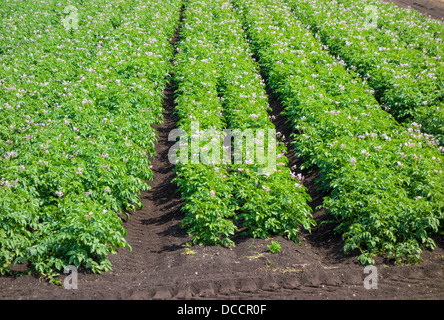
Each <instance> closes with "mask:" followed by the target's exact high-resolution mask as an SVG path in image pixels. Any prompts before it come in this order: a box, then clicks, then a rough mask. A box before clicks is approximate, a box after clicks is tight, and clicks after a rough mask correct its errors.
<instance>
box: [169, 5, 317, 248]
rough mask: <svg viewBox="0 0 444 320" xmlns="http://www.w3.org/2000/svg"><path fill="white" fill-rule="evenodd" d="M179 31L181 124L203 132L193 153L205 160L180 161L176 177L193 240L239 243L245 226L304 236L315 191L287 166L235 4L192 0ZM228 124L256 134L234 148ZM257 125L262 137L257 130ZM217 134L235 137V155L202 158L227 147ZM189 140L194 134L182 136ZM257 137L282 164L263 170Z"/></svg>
mask: <svg viewBox="0 0 444 320" xmlns="http://www.w3.org/2000/svg"><path fill="white" fill-rule="evenodd" d="M180 36H181V41H180V43H179V45H178V54H177V55H176V57H175V82H176V86H177V98H176V104H177V106H176V109H177V112H178V115H179V118H180V120H179V128H181V129H182V130H183V131H184V132H186V133H187V134H188V135H189V136H190V137H191V136H193V137H198V138H200V144H199V145H198V149H197V148H195V149H193V148H190V149H192V150H190V151H189V156H190V158H192V159H197V160H198V162H199V163H197V164H189V163H188V164H177V166H176V173H177V178H176V179H175V182H176V184H177V185H178V187H179V190H180V191H181V193H182V198H183V199H184V201H185V204H184V206H183V209H184V211H185V214H186V215H185V218H184V222H183V226H184V227H186V228H187V229H188V231H189V233H190V234H191V235H192V236H193V242H194V243H206V244H217V245H234V242H233V241H232V239H231V236H232V235H233V234H234V233H235V232H236V231H237V230H239V229H240V228H245V230H246V232H247V233H249V234H251V235H253V236H255V237H266V236H269V235H273V234H278V235H282V236H286V237H288V238H289V239H291V240H294V241H298V228H299V224H301V225H302V226H304V227H305V228H307V229H310V227H311V225H313V223H314V222H313V220H312V218H311V209H310V207H309V206H308V204H307V201H308V200H309V196H308V195H307V193H306V190H305V187H303V185H302V183H301V181H300V180H299V178H298V177H297V176H296V175H295V174H294V173H292V172H291V171H290V169H289V168H288V167H287V165H288V159H287V158H286V157H285V153H286V148H285V146H284V145H283V144H282V143H277V142H276V141H275V140H273V138H275V136H274V135H273V133H271V134H270V133H269V131H268V130H269V129H271V130H273V129H274V126H273V124H272V122H271V121H270V119H269V115H268V110H269V106H268V99H267V96H266V92H265V84H264V82H263V80H262V78H261V76H260V74H259V68H258V65H257V63H256V62H255V61H254V60H253V59H252V57H251V52H250V49H249V45H248V42H247V40H246V38H245V32H244V30H243V28H242V24H241V22H240V20H239V19H238V17H237V15H236V14H235V13H234V12H233V7H232V4H231V3H230V2H227V1H223V0H213V1H189V2H187V3H186V5H185V10H184V23H183V26H182V29H181V33H180ZM193 123H194V125H195V123H198V125H199V128H198V129H197V128H195V127H193ZM224 129H229V130H233V131H234V130H239V132H241V133H245V131H246V130H250V132H251V133H252V134H253V135H254V136H253V137H252V138H253V139H251V140H248V139H245V140H243V143H242V148H239V149H236V141H238V142H239V140H236V139H237V138H235V137H234V136H233V137H231V136H230V135H228V134H227V133H226V132H225V133H224V132H223V130H224ZM259 131H262V132H263V136H259V135H257V132H259ZM205 132H206V133H205ZM207 133H209V135H208V136H205V134H207ZM218 136H222V137H223V138H224V139H229V142H228V144H227V145H225V147H229V148H231V147H233V148H234V155H233V157H232V155H231V153H228V157H227V158H224V157H223V153H224V152H220V154H217V152H216V156H215V157H211V159H213V160H214V162H213V163H211V162H207V163H204V162H205V157H204V156H205V155H208V152H209V151H210V150H212V152H215V150H218V149H220V148H221V147H222V145H221V142H222V140H219V141H217V137H218ZM227 137H228V138H227ZM232 138H233V141H231V139H232ZM214 139H215V140H214ZM269 139H271V140H269ZM212 141H216V142H215V143H212ZM253 141H254V142H253ZM267 141H272V142H271V143H267ZM249 142H251V143H252V144H253V146H254V147H253V149H251V150H250V149H248V148H247V147H246V146H247V144H248V143H249ZM187 144H188V146H190V145H191V144H192V141H191V140H186V141H185V142H184V143H183V145H185V146H187ZM256 144H257V145H258V146H263V152H264V156H265V158H266V159H269V160H270V159H271V161H270V162H271V163H273V162H274V163H275V164H276V166H275V167H271V168H270V171H264V170H266V169H267V168H268V167H267V164H264V163H260V162H259V159H258V157H257V154H256V157H254V156H253V155H252V154H248V151H249V150H250V151H254V150H257V149H256ZM187 150H188V149H187V148H185V151H181V155H183V154H184V153H185V152H188V151H187ZM236 152H237V153H236ZM235 157H241V159H239V158H237V160H236V159H235ZM270 157H271V158H270ZM268 164H270V163H268ZM300 178H301V179H302V177H300Z"/></svg>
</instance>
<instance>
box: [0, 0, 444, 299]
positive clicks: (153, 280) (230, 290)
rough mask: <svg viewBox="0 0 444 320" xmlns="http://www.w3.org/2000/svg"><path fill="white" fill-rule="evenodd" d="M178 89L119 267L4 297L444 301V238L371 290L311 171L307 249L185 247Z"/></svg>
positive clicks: (26, 281)
mask: <svg viewBox="0 0 444 320" xmlns="http://www.w3.org/2000/svg"><path fill="white" fill-rule="evenodd" d="M397 1H400V0H397ZM402 1H407V0H402ZM427 1H428V0H421V2H427ZM176 39H177V35H176ZM172 88H173V85H172V84H170V85H169V86H168V88H167V89H166V91H165V95H166V98H165V101H164V107H165V112H164V123H163V124H162V125H161V126H159V127H158V128H157V129H158V132H159V141H158V143H157V145H156V151H157V155H158V156H157V157H156V159H154V161H153V171H154V181H153V182H152V183H150V185H151V186H152V189H151V190H150V191H149V192H146V193H143V194H142V195H141V199H142V202H143V204H144V206H145V207H144V209H142V210H138V211H137V212H133V213H132V214H131V216H130V219H128V220H126V219H125V220H124V226H125V228H126V230H127V231H128V236H127V241H128V243H129V244H130V245H131V247H132V252H131V253H130V252H129V250H128V249H122V250H119V251H118V254H117V255H113V256H111V257H110V260H111V262H112V264H113V270H112V271H109V272H107V273H104V274H103V275H96V274H92V273H90V272H87V271H81V272H80V273H79V275H78V289H71V290H68V289H65V288H64V287H63V286H55V285H53V284H48V283H47V282H46V281H45V280H44V279H43V278H40V277H38V276H32V275H27V276H22V277H18V278H15V277H0V300H5V299H14V300H19V299H20V300H21V299H23V300H35V299H39V300H60V299H62V300H72V299H80V300H109V299H124V300H151V299H167V300H171V299H223V300H228V299H259V300H308V299H310V300H314V299H336V300H354V299H360V300H375V299H390V300H393V299H421V300H422V299H444V268H443V267H444V245H443V241H442V239H441V238H437V239H436V242H437V248H436V250H434V251H425V252H424V253H423V261H422V262H421V263H419V264H416V265H393V263H392V262H391V261H385V260H384V259H382V258H379V259H378V260H377V263H376V264H375V266H376V268H377V280H378V283H377V289H366V288H365V287H364V278H365V277H366V276H368V274H365V273H364V267H363V266H362V265H360V264H359V263H358V262H357V256H358V255H359V253H353V254H348V255H345V254H344V253H343V241H342V239H341V237H340V236H338V235H335V234H334V232H333V229H334V224H327V223H326V224H320V222H322V221H326V220H329V219H331V217H330V216H328V215H327V214H326V212H325V211H324V210H316V207H317V206H319V205H320V204H322V201H323V195H322V194H320V193H319V192H318V191H317V190H316V186H315V178H316V172H314V173H307V172H304V174H305V175H306V180H305V185H306V186H307V188H308V190H309V193H310V195H311V196H312V199H313V201H312V202H311V206H312V208H313V209H314V217H315V218H316V220H317V222H318V226H316V227H315V228H314V229H313V230H312V232H311V233H308V232H306V231H303V232H302V235H301V242H302V243H301V245H297V244H295V243H294V242H291V241H288V240H286V239H284V238H282V237H273V238H270V239H253V238H251V237H247V236H241V235H238V236H236V239H235V242H236V247H234V248H221V247H213V246H194V247H191V248H189V249H188V250H186V248H185V247H184V245H185V244H186V243H187V242H188V241H189V240H190V237H189V236H188V234H187V233H186V232H185V231H184V230H183V229H181V228H180V226H179V225H178V224H179V222H180V221H181V220H182V218H183V213H182V212H181V211H180V208H181V205H182V202H181V198H180V195H179V194H178V193H176V187H175V185H174V184H173V183H171V179H173V178H174V173H173V171H172V169H173V166H172V165H171V164H170V163H169V161H168V150H169V148H170V147H171V145H172V144H173V143H174V142H168V133H169V132H170V131H171V130H172V129H174V128H175V125H176V121H177V119H176V117H175V115H174V114H173V112H174V95H173V89H172ZM268 93H269V98H270V104H271V106H272V108H273V112H272V113H271V114H272V115H274V116H275V119H274V122H275V125H276V127H277V129H278V131H281V132H282V133H284V135H285V136H286V137H287V138H288V137H289V133H290V131H289V130H288V127H287V126H286V124H285V120H284V118H283V117H282V116H280V111H281V110H282V107H281V106H280V104H279V103H278V102H277V101H276V99H275V98H274V97H273V95H272V94H271V93H270V92H268ZM287 156H288V158H289V159H290V162H291V163H290V166H292V165H298V166H299V165H300V164H301V160H300V159H297V158H296V157H295V155H294V151H293V150H292V149H291V147H290V146H289V153H288V155H287ZM272 240H275V241H278V242H279V243H280V244H281V246H282V251H281V252H280V253H271V252H270V251H269V249H268V247H267V245H269V244H270V243H271V241H272ZM61 278H62V279H63V276H62V277H61Z"/></svg>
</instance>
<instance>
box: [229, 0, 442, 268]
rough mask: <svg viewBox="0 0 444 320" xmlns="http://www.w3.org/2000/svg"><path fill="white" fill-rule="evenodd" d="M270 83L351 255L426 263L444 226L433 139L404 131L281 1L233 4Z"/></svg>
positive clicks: (368, 259) (439, 166) (369, 259)
mask: <svg viewBox="0 0 444 320" xmlns="http://www.w3.org/2000/svg"><path fill="white" fill-rule="evenodd" d="M234 2H235V4H236V8H237V10H238V12H239V13H240V14H242V16H243V19H244V20H243V21H244V25H245V28H246V29H247V32H248V36H249V37H250V39H251V45H252V46H253V48H254V52H255V54H256V55H257V56H258V59H259V63H260V65H261V67H262V68H263V71H264V73H265V74H266V77H267V81H268V83H269V85H270V87H271V88H272V90H273V91H274V92H275V93H276V95H277V96H278V97H279V99H280V100H281V101H282V104H283V106H284V108H285V114H286V116H287V117H288V119H289V121H290V122H291V127H292V128H293V129H294V132H295V134H294V136H293V138H294V145H295V148H296V150H297V152H298V154H299V155H301V156H302V157H303V158H304V160H305V163H304V167H306V168H313V167H316V168H318V170H319V184H320V189H321V190H323V191H324V192H326V193H327V192H328V194H329V196H327V197H325V198H324V204H323V206H324V207H325V208H326V209H327V212H328V213H330V214H331V215H332V217H334V221H335V222H336V223H337V226H336V228H335V230H336V231H337V232H339V233H340V234H342V237H343V239H344V251H345V252H349V251H353V250H360V252H361V254H360V255H359V257H358V260H359V261H360V262H361V263H363V264H369V263H374V257H375V256H376V255H378V254H381V255H386V256H387V257H390V258H393V259H395V261H396V262H406V261H407V262H412V261H419V260H420V259H421V252H422V250H423V249H424V247H427V248H434V247H435V243H434V241H433V239H432V237H433V236H434V235H435V234H437V233H438V232H439V231H440V228H442V219H443V212H444V211H443V209H444V201H443V199H444V197H443V195H444V183H443V182H444V176H443V167H444V165H443V163H442V159H441V157H442V154H441V152H440V151H439V149H438V148H437V146H436V142H435V141H434V140H433V139H432V138H431V137H430V136H429V135H426V134H423V133H421V131H420V125H419V124H416V123H413V124H412V125H411V126H408V127H403V126H401V125H400V124H399V123H398V122H397V121H395V119H394V118H393V117H392V116H391V115H390V114H388V113H387V112H385V111H383V110H382V109H381V108H380V106H379V104H378V102H377V100H376V99H375V97H374V96H373V95H372V94H371V93H370V92H369V91H370V90H369V89H370V88H369V86H368V83H364V82H362V81H361V79H360V78H359V77H358V76H357V75H356V74H355V73H354V72H353V71H352V70H348V71H347V69H346V68H345V67H344V66H343V64H341V62H340V61H338V60H337V59H335V58H334V57H332V56H331V55H330V54H329V53H328V51H327V50H326V48H325V46H324V45H323V44H322V43H321V42H320V41H318V39H316V38H315V37H314V36H313V34H312V33H311V32H310V31H308V30H307V29H306V28H305V26H304V24H303V23H302V22H301V21H300V20H298V19H297V18H295V16H294V15H293V13H292V10H291V8H290V7H289V6H287V5H286V4H284V3H283V2H281V1H280V0H247V1H237V0H236V1H234Z"/></svg>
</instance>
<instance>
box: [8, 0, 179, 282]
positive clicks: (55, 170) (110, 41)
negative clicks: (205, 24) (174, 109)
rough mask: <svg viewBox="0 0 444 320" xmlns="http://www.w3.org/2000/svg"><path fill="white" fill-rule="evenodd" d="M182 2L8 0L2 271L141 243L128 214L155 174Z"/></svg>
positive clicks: (103, 264)
mask: <svg viewBox="0 0 444 320" xmlns="http://www.w3.org/2000/svg"><path fill="white" fill-rule="evenodd" d="M179 4H180V1H178V0H171V1H163V2H162V3H159V2H158V1H131V3H129V2H125V1H94V2H87V3H84V2H83V1H78V2H75V1H74V2H72V3H71V5H72V6H67V7H64V6H61V5H60V4H57V3H51V4H48V3H46V2H32V3H28V2H24V1H8V2H6V1H2V3H1V6H2V9H1V11H0V13H1V15H2V22H1V23H2V26H1V27H2V30H3V31H4V32H2V34H1V35H0V52H1V53H0V54H1V55H0V67H1V68H0V90H1V91H2V95H0V179H1V180H0V273H2V274H3V273H5V272H8V268H9V267H10V265H11V264H12V263H20V262H27V263H29V264H30V265H31V269H33V270H35V271H36V272H38V273H40V274H45V275H47V276H49V277H50V278H53V277H54V275H56V274H57V273H58V272H59V271H60V270H62V269H63V267H65V266H66V265H68V264H74V265H76V266H77V267H78V266H80V265H83V266H85V267H86V268H92V270H93V271H94V272H101V271H106V270H109V269H110V268H111V264H110V262H109V260H108V255H109V254H110V253H115V250H116V248H118V247H125V246H128V247H129V245H128V244H127V243H126V240H125V235H126V231H125V229H124V228H123V226H122V221H121V218H120V217H119V214H120V213H122V212H126V210H129V209H135V208H138V207H140V206H141V202H140V199H139V196H140V193H141V191H143V190H148V188H149V187H148V185H147V184H146V181H147V180H151V179H152V171H151V169H150V157H152V156H154V152H155V151H154V142H155V141H156V139H157V134H156V132H155V130H154V129H153V128H152V125H153V124H156V123H160V121H161V120H162V119H161V116H162V106H161V102H162V92H163V89H164V87H165V85H166V82H167V81H168V74H169V72H170V71H171V67H172V65H171V63H170V62H169V60H170V59H171V58H172V55H173V48H172V46H171V45H170V43H169V38H170V37H171V36H172V35H173V32H174V30H175V28H176V27H177V24H178V19H179V11H180V6H179ZM63 18H65V20H63ZM53 280H54V279H53Z"/></svg>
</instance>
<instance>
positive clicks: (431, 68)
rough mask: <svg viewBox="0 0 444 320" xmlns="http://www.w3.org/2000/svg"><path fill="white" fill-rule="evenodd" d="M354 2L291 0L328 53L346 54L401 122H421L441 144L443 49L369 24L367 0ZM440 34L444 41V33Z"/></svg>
mask: <svg viewBox="0 0 444 320" xmlns="http://www.w3.org/2000/svg"><path fill="white" fill-rule="evenodd" d="M356 3H357V2H354V3H353V4H352V3H351V2H347V1H344V2H341V3H339V2H336V1H330V0H319V1H318V0H316V1H314V0H303V1H288V4H289V6H291V7H292V9H293V12H294V14H295V15H296V16H297V17H299V18H300V19H301V20H302V21H303V23H304V24H305V25H306V26H307V28H309V29H310V30H311V31H312V32H313V33H315V34H316V35H317V36H318V37H319V38H320V40H321V41H322V43H324V44H325V45H326V46H327V47H328V50H329V51H330V53H331V54H333V55H335V56H338V57H340V58H341V59H343V61H344V62H345V63H346V65H347V66H348V67H349V68H350V69H353V70H355V71H356V72H357V73H358V74H359V75H360V76H361V77H362V78H363V79H365V80H366V81H368V83H369V85H370V86H371V88H372V89H373V90H374V94H375V97H376V99H377V100H378V101H379V102H380V103H381V105H382V107H383V108H384V109H386V110H388V111H389V112H390V113H391V114H393V115H394V116H395V118H396V119H397V120H398V121H400V122H405V123H408V124H410V123H412V122H416V123H419V124H421V125H422V130H423V132H426V133H429V134H433V135H435V136H436V138H437V139H439V140H440V141H441V143H442V142H443V137H444V136H443V134H444V131H443V128H444V122H443V119H444V113H443V112H444V109H443V104H442V103H443V99H444V83H443V82H442V79H443V78H444V61H443V60H442V56H441V54H440V52H441V50H433V51H431V52H433V53H432V54H430V53H428V51H427V50H426V49H424V50H422V51H420V50H412V48H411V46H409V44H408V43H407V42H405V41H404V40H403V38H402V37H401V36H400V35H399V34H398V33H397V32H394V31H392V30H390V29H388V28H376V27H373V26H372V25H371V24H369V23H368V21H367V20H366V15H365V14H364V8H365V7H364V2H362V5H361V6H357V5H356ZM363 7H364V8H363ZM376 8H378V7H376ZM361 10H362V11H361ZM376 10H378V9H376ZM361 12H362V13H361ZM432 37H435V36H432ZM434 39H435V38H434ZM439 39H441V40H442V36H441V37H440V38H439ZM437 47H439V45H438V44H437Z"/></svg>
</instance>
